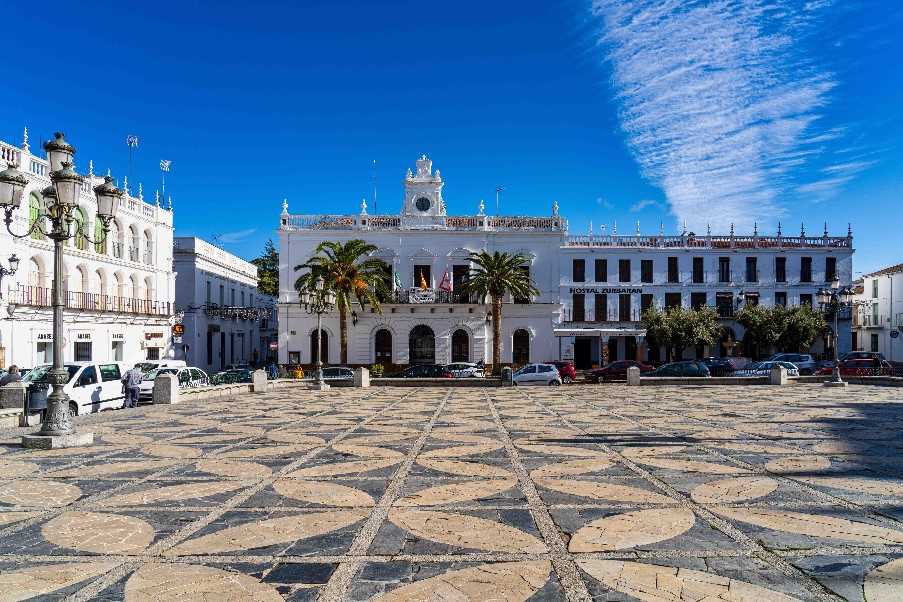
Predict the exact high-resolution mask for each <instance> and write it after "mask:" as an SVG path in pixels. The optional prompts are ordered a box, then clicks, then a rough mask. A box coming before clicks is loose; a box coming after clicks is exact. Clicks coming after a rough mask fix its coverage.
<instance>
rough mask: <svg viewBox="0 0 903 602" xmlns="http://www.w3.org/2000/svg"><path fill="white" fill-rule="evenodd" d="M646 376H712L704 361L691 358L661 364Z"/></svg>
mask: <svg viewBox="0 0 903 602" xmlns="http://www.w3.org/2000/svg"><path fill="white" fill-rule="evenodd" d="M644 376H684V377H686V376H691V377H696V376H698V377H705V378H708V377H709V376H711V374H710V373H709V368H708V366H706V365H705V364H704V363H703V362H701V361H697V360H690V361H684V362H671V363H670V364H664V365H662V366H659V367H658V368H656V369H655V370H653V371H652V372H647V373H646V374H645V375H644Z"/></svg>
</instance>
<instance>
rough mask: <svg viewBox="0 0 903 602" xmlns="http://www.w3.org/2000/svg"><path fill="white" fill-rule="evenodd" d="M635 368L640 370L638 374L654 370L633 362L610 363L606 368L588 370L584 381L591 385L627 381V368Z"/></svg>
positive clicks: (648, 366) (646, 365)
mask: <svg viewBox="0 0 903 602" xmlns="http://www.w3.org/2000/svg"><path fill="white" fill-rule="evenodd" d="M633 366H636V367H637V368H639V369H640V374H644V373H646V372H652V370H654V368H653V367H652V366H650V365H649V364H644V363H642V362H636V361H634V360H619V361H616V362H611V363H610V364H608V365H607V366H603V367H601V368H596V369H595V370H590V371H589V372H587V373H586V379H587V380H588V381H590V382H593V383H598V382H603V381H606V380H627V368H631V367H633Z"/></svg>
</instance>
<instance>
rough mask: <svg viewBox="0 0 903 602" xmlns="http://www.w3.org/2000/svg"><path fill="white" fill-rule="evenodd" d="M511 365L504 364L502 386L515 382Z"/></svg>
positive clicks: (508, 385)
mask: <svg viewBox="0 0 903 602" xmlns="http://www.w3.org/2000/svg"><path fill="white" fill-rule="evenodd" d="M513 374H514V373H513V372H511V368H510V366H502V386H503V387H510V386H512V385H513V384H514V379H513V376H512V375H513Z"/></svg>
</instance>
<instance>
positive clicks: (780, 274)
mask: <svg viewBox="0 0 903 602" xmlns="http://www.w3.org/2000/svg"><path fill="white" fill-rule="evenodd" d="M774 281H775V282H787V258H786V257H775V258H774Z"/></svg>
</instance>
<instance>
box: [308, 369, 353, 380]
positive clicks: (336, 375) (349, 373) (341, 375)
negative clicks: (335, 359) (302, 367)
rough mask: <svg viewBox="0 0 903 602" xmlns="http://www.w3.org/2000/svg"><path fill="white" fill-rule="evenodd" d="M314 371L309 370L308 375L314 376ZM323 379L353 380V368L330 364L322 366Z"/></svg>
mask: <svg viewBox="0 0 903 602" xmlns="http://www.w3.org/2000/svg"><path fill="white" fill-rule="evenodd" d="M316 375H317V373H316V371H314V372H311V373H310V376H311V377H312V378H316ZM323 380H331V381H346V380H347V381H351V380H354V370H352V369H351V368H345V367H343V366H330V367H329V368H323Z"/></svg>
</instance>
